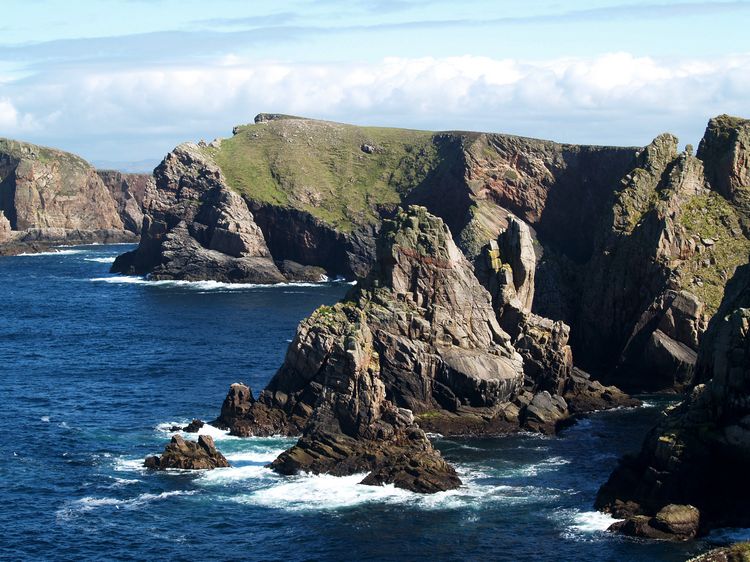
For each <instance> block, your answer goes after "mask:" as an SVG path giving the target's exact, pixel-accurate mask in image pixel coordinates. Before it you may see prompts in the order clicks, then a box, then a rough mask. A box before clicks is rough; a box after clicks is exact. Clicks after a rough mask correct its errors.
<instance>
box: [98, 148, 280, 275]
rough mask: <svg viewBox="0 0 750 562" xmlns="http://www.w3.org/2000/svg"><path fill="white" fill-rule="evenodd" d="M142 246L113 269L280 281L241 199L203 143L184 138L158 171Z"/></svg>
mask: <svg viewBox="0 0 750 562" xmlns="http://www.w3.org/2000/svg"><path fill="white" fill-rule="evenodd" d="M154 176H155V180H156V184H157V185H158V189H154V190H153V191H152V192H151V193H149V194H147V196H146V205H145V210H146V212H147V216H146V218H145V219H144V223H143V232H142V237H141V242H140V244H139V246H138V248H137V249H136V250H134V251H132V252H129V253H127V254H124V255H122V256H120V257H118V259H117V260H116V261H115V263H114V265H113V267H112V270H113V271H117V272H122V273H136V274H142V273H150V275H151V277H152V278H153V279H184V280H200V279H216V280H218V281H227V282H250V283H279V282H281V281H284V280H285V278H284V276H283V275H282V274H281V272H280V271H279V270H278V268H277V267H276V265H275V264H274V262H273V260H272V259H271V253H270V252H269V251H268V247H267V246H266V243H265V241H264V239H263V235H262V233H261V231H260V229H259V228H258V226H257V225H256V224H255V222H254V221H253V216H252V214H251V213H250V211H249V210H248V208H247V205H245V203H244V202H243V201H242V198H241V197H240V196H239V195H237V194H236V193H234V192H233V191H231V190H230V189H228V188H227V187H226V184H225V180H224V177H223V175H222V173H221V170H220V169H219V168H218V167H217V166H216V165H215V164H213V163H212V162H211V161H210V160H208V159H207V158H206V157H205V156H204V155H203V152H202V149H201V147H199V146H198V145H195V144H190V143H185V144H182V145H180V146H179V147H177V148H176V149H175V150H174V151H173V152H171V153H170V154H169V155H168V156H167V157H166V158H165V159H164V161H163V162H162V163H161V164H160V165H159V166H158V167H157V168H156V170H154Z"/></svg>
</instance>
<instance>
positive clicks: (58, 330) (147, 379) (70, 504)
mask: <svg viewBox="0 0 750 562" xmlns="http://www.w3.org/2000/svg"><path fill="white" fill-rule="evenodd" d="M131 248H132V246H127V245H114V246H80V247H71V248H59V249H57V250H55V251H52V252H47V253H44V254H37V255H28V256H25V255H22V256H14V257H5V258H0V287H2V292H1V293H0V295H2V314H1V315H0V365H1V367H0V393H1V396H2V406H3V411H4V414H5V421H4V424H5V430H3V431H2V432H0V528H1V529H2V533H0V558H2V559H3V560H92V559H102V558H106V559H112V560H144V559H150V560H238V559H249V560H397V559H398V560H430V561H432V562H434V561H436V560H441V561H442V560H513V561H522V560H529V561H532V560H533V561H539V560H586V561H589V562H593V561H599V560H618V561H621V560H670V561H672V560H674V561H677V560H684V559H686V558H687V557H689V556H691V555H695V554H697V553H699V552H702V551H704V550H706V549H707V548H709V546H712V545H714V544H721V543H723V542H725V541H727V540H730V539H732V538H740V537H743V536H744V537H745V538H748V537H750V533H748V532H747V531H743V530H728V531H725V532H722V533H715V534H714V535H712V536H710V537H709V538H708V539H704V540H700V541H695V542H691V543H664V542H643V541H636V540H631V539H627V538H623V537H620V536H615V535H612V534H609V533H607V532H605V529H606V527H607V526H608V525H609V524H610V523H611V522H612V521H613V520H612V519H611V518H609V517H608V516H606V515H603V514H599V513H597V512H595V511H594V510H593V507H592V504H593V501H594V497H595V494H596V491H597V489H598V487H599V485H601V484H602V483H603V482H604V481H605V480H606V478H607V476H608V475H609V473H610V471H611V470H612V468H613V467H614V466H615V464H616V461H617V458H618V457H619V456H620V455H622V454H623V453H625V452H628V451H635V450H637V448H638V447H639V445H640V443H641V441H642V439H643V437H644V435H645V433H646V431H647V430H648V428H649V427H650V426H652V425H653V423H654V422H655V420H656V419H657V418H658V416H659V414H660V410H661V409H662V408H663V407H664V406H665V405H666V404H668V403H669V399H668V398H664V397H652V396H649V397H645V406H644V407H641V408H636V409H623V410H617V411H612V412H603V413H598V414H594V415H592V416H590V417H588V418H587V419H584V420H582V421H580V422H579V423H577V424H576V425H574V426H573V427H571V428H569V429H567V430H565V431H563V432H562V433H561V434H560V435H559V436H557V437H543V436H538V435H531V434H522V435H514V436H508V437H496V438H461V439H456V438H451V439H448V438H444V437H441V436H435V444H436V446H437V447H438V448H439V449H440V450H441V451H442V452H443V454H444V455H445V457H446V458H447V459H448V460H449V461H450V462H451V463H453V464H454V465H455V466H456V467H457V469H458V471H459V473H460V475H461V478H462V479H463V481H464V486H463V487H462V488H460V489H458V490H454V491H450V492H444V493H439V494H435V495H431V496H422V495H419V494H414V493H411V492H406V491H403V490H399V489H395V488H393V487H390V486H386V487H368V486H360V485H358V484H357V482H358V481H359V480H360V479H361V478H362V476H360V475H357V476H352V477H345V478H336V477H331V476H325V475H323V476H308V475H302V476H295V477H284V476H279V475H276V474H274V473H272V472H271V471H270V470H268V469H267V468H265V465H266V464H267V463H268V462H270V461H272V460H273V459H274V458H275V456H276V455H277V454H279V453H280V452H281V451H282V450H284V449H285V448H287V447H289V446H290V445H291V444H292V443H293V442H294V440H293V439H284V438H270V439H269V438H264V439H260V438H249V439H239V438H234V437H230V436H228V435H226V434H225V433H224V432H222V431H220V430H218V429H215V428H212V427H210V426H206V427H204V430H203V431H205V432H209V433H210V434H211V435H213V437H214V438H215V440H216V443H217V446H218V448H219V449H220V450H221V451H222V452H223V453H224V454H225V455H226V457H227V459H228V460H229V461H230V463H231V464H232V467H231V468H227V469H217V470H214V471H208V472H189V471H176V472H166V473H164V472H160V473H157V472H150V471H148V470H146V469H144V468H143V467H142V463H143V459H144V458H145V457H146V456H147V455H150V454H157V453H160V452H161V451H162V449H163V447H164V445H165V444H166V443H167V442H168V440H169V438H170V435H171V433H170V431H169V428H170V427H171V426H172V425H174V424H184V423H187V422H189V421H190V420H191V419H193V418H201V419H203V420H211V419H213V418H215V417H216V416H217V415H218V413H219V408H220V406H221V403H222V400H223V399H224V396H225V395H226V392H227V389H228V387H229V385H230V384H231V383H233V382H237V381H242V382H244V383H246V384H249V385H250V386H251V387H252V389H253V391H254V392H255V393H256V394H257V392H258V391H260V390H261V389H262V388H263V387H264V386H265V384H266V383H267V382H268V380H269V379H270V378H271V376H272V375H273V373H274V372H275V371H276V369H277V368H278V367H279V366H280V365H281V362H282V361H283V358H284V354H285V352H286V347H287V345H288V344H289V342H290V341H291V339H292V337H293V336H294V332H295V328H296V326H297V323H298V322H299V321H300V320H301V319H302V318H304V317H305V316H307V315H308V314H309V313H311V312H312V311H313V310H314V309H315V308H316V307H317V306H319V305H321V304H332V303H334V302H336V301H337V300H338V299H340V298H341V297H342V296H344V294H345V293H346V291H347V290H349V289H350V286H349V285H348V284H347V283H343V282H327V283H320V284H288V285H280V286H273V287H268V286H265V287H264V286H255V285H227V284H222V283H216V282H197V283H187V282H169V281H163V282H150V281H147V280H145V279H142V278H139V277H122V276H115V275H110V274H109V273H108V270H109V267H110V265H111V263H112V261H113V260H114V257H115V256H116V255H118V254H119V253H122V252H124V251H126V250H129V249H131ZM189 437H190V438H193V439H194V438H195V436H194V435H192V436H189Z"/></svg>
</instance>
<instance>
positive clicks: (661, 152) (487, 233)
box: [114, 114, 750, 390]
mask: <svg viewBox="0 0 750 562" xmlns="http://www.w3.org/2000/svg"><path fill="white" fill-rule="evenodd" d="M747 123H748V122H747V121H744V120H741V119H736V118H729V117H726V116H723V117H719V118H716V119H714V120H712V121H711V123H710V124H709V127H708V129H707V132H706V136H705V138H704V140H703V141H702V143H701V149H700V151H699V156H700V158H696V157H694V156H693V154H692V149H690V150H686V151H685V152H683V153H680V152H679V151H678V149H677V139H676V138H675V137H673V136H672V135H668V134H665V135H661V136H659V137H658V138H657V139H655V140H654V141H653V142H652V143H651V144H650V145H648V146H647V147H645V148H643V149H638V148H616V147H597V146H577V145H566V144H559V143H554V142H551V141H543V140H535V139H528V138H523V137H516V136H510V135H499V134H490V133H472V132H439V133H431V132H425V131H409V130H402V129H383V128H374V127H358V126H352V125H344V124H339V123H330V122H326V121H316V120H311V119H303V118H298V117H290V116H283V115H269V114H260V115H259V116H258V117H257V118H256V122H255V123H253V124H250V125H243V126H239V127H236V128H235V130H234V135H233V136H232V137H231V138H227V139H217V140H216V141H214V142H212V143H210V144H205V143H203V144H200V145H193V148H191V150H193V151H194V153H195V154H196V158H199V159H201V160H202V161H204V162H205V163H206V166H208V167H212V169H213V167H215V168H216V169H217V170H219V172H220V176H219V180H218V182H217V183H216V185H215V186H214V187H215V189H217V190H219V191H221V192H222V193H223V192H227V193H232V194H237V195H239V196H240V197H241V198H242V200H243V201H244V204H245V205H246V206H247V208H248V209H249V211H250V213H249V215H246V214H244V212H243V216H244V217H245V219H243V220H249V221H250V222H248V225H247V228H249V229H251V230H253V229H256V228H259V229H260V232H261V233H262V238H263V240H264V243H265V246H266V247H267V249H268V252H270V255H271V256H272V258H273V260H274V262H275V263H276V264H277V266H278V267H280V268H281V270H282V273H283V274H284V275H286V276H287V277H290V276H291V277H294V275H295V272H300V271H302V272H303V274H302V277H305V278H308V279H316V278H318V277H319V275H320V273H322V270H325V272H327V273H328V275H344V276H347V277H349V278H354V277H366V276H367V274H368V272H369V270H370V269H371V267H372V266H373V264H374V263H375V239H376V236H377V232H378V229H379V228H380V225H381V223H382V220H383V219H384V218H388V217H390V216H393V214H394V213H395V210H396V208H397V207H398V206H399V205H409V204H417V205H423V206H425V207H426V208H427V209H428V210H429V211H430V213H432V214H434V215H436V216H439V217H440V218H442V219H443V221H444V222H445V223H446V224H447V226H448V227H449V228H450V229H451V232H452V233H453V235H454V241H455V242H456V244H457V246H458V247H459V249H460V250H461V251H462V252H463V253H464V255H466V256H467V257H468V258H469V259H470V260H472V261H473V262H474V263H475V264H478V263H479V262H480V261H481V260H482V259H483V258H481V253H482V252H483V248H485V246H486V245H487V244H488V243H489V242H490V241H492V240H497V237H498V235H499V233H500V232H501V231H503V230H505V229H506V227H507V226H508V224H510V223H509V217H515V218H517V219H519V220H520V221H522V222H523V223H525V224H526V225H527V226H529V227H530V229H529V232H530V234H531V238H532V244H533V246H534V248H535V262H536V265H535V271H534V278H535V292H534V300H533V302H532V306H531V312H533V313H534V314H536V315H539V316H540V317H545V318H549V319H551V320H553V321H561V322H564V323H565V324H566V325H567V326H569V332H567V331H566V334H568V333H569V338H570V345H571V347H572V348H573V350H574V351H575V352H576V358H577V360H578V361H580V363H581V365H582V366H583V367H584V368H586V369H587V370H590V371H591V372H592V373H594V375H595V377H596V378H602V379H606V380H609V381H611V382H614V383H615V384H618V385H621V386H627V387H628V388H630V389H633V390H641V389H649V390H654V389H680V388H684V387H686V386H687V385H689V384H690V381H691V378H692V373H693V369H694V365H695V357H696V352H697V347H698V344H699V341H700V337H701V334H702V333H703V331H704V330H705V326H706V323H707V319H708V318H709V317H710V315H711V314H712V313H713V312H714V311H715V310H716V308H717V307H718V304H719V302H720V300H721V296H722V293H723V289H724V285H725V284H726V281H727V280H728V279H729V277H731V275H732V273H733V271H734V268H735V267H736V266H737V264H739V263H741V262H742V261H744V258H745V256H746V255H747V253H748V251H749V250H750V243H749V242H748V238H747V233H746V231H743V227H744V225H745V222H746V219H745V213H746V209H744V207H743V205H744V203H743V201H744V197H745V195H743V194H744V193H745V191H746V190H745V186H746V184H747V175H748V173H747V166H746V161H747V152H746V148H747V142H746V139H747V134H748V133H747V130H748V125H747ZM179 150H180V149H179V148H178V149H177V150H176V152H179ZM170 157H175V153H173V154H172V155H170ZM170 157H168V158H170ZM200 169H202V168H196V169H194V170H192V171H191V170H186V172H185V173H186V174H187V175H186V176H185V177H183V178H182V179H181V180H180V181H183V182H185V183H192V184H195V183H200V181H201V180H200V178H199V177H194V178H191V177H188V176H189V174H191V173H199V172H200ZM162 184H163V185H162ZM170 189H171V187H170V185H169V182H168V180H165V179H159V177H157V183H156V185H155V189H154V190H153V192H154V194H155V196H154V198H153V200H154V201H156V200H159V199H160V198H161V197H162V196H161V194H162V192H163V193H164V198H165V200H168V199H169V197H170V195H169V193H170ZM222 197H227V198H228V197H230V195H222ZM147 206H148V205H147ZM162 206H163V205H162ZM155 209H156V210H155V211H154V212H155V213H156V214H157V215H158V214H159V213H160V212H161V211H160V210H159V205H157V206H156V207H155ZM183 210H184V212H183ZM148 213H149V211H148V210H147V211H146V214H148ZM170 216H171V218H170V220H168V221H163V220H161V219H158V220H156V221H155V222H156V223H159V225H160V226H159V228H164V229H166V230H165V231H164V232H161V231H160V230H158V229H157V230H156V231H153V232H151V231H149V230H146V231H145V236H144V239H143V240H142V242H141V246H140V247H139V249H138V250H136V251H135V252H134V253H132V254H131V255H129V256H125V257H123V258H122V259H120V260H118V262H117V263H116V264H115V267H114V271H123V272H138V273H155V274H157V275H159V276H161V277H172V278H217V279H218V278H221V279H229V280H232V281H243V280H250V279H255V280H258V279H261V280H262V279H263V278H264V275H265V274H263V275H257V274H256V273H254V272H253V271H252V269H251V268H248V267H245V268H240V269H238V270H236V271H235V273H233V274H232V275H227V274H226V271H225V269H226V268H225V267H220V268H215V267H203V266H202V265H201V266H199V267H194V268H193V269H191V270H190V271H189V272H188V271H185V270H184V268H185V267H187V264H189V263H191V259H190V256H192V255H196V256H199V257H198V259H197V260H192V261H197V262H198V263H200V264H202V263H204V261H205V260H204V259H203V257H200V256H203V254H204V250H207V249H208V250H214V251H219V254H215V259H216V260H219V261H221V260H224V258H225V257H227V256H224V257H222V256H221V255H220V254H221V253H222V252H221V251H220V250H217V249H216V248H210V247H208V246H206V243H207V242H206V240H204V239H203V238H201V236H197V237H196V236H193V235H192V234H191V235H190V236H188V237H187V238H185V237H181V236H180V235H177V236H172V235H171V234H169V232H171V229H174V228H178V227H179V228H182V226H180V225H183V226H184V227H185V228H186V229H187V230H186V232H187V233H188V234H190V233H191V232H204V231H206V230H207V229H208V230H211V229H213V228H214V227H215V226H216V225H214V224H213V223H212V222H211V221H212V218H211V217H212V216H213V215H211V214H210V213H209V214H205V213H204V214H202V215H200V216H198V215H196V214H195V213H193V212H192V211H190V208H189V207H185V206H182V207H180V206H178V207H175V209H174V211H173V212H171V215H170ZM248 216H251V217H252V219H247V217H248ZM196 217H198V218H197V219H196ZM193 221H196V222H193ZM150 224H154V221H151V223H150ZM166 239H173V240H174V241H173V242H172V243H170V244H168V245H167V246H163V245H162V241H163V240H166ZM178 241H179V242H178ZM178 244H182V246H184V250H182V251H181V252H177V249H176V248H177V245H178ZM164 252H169V253H171V254H172V255H175V253H177V254H180V255H181V257H180V259H171V258H169V259H167V258H165V257H164ZM228 258H232V259H234V258H236V256H231V255H228ZM224 261H226V260H224ZM167 262H169V264H170V265H169V266H165V263H167ZM228 263H232V262H231V259H229V260H228ZM311 266H312V267H318V268H322V270H319V269H315V270H305V267H311ZM289 272H292V273H291V274H290V273H289ZM268 279H269V281H271V282H272V281H274V279H277V278H276V277H274V276H272V277H270V278H268ZM559 333H562V332H559ZM565 338H566V340H567V338H568V335H566V336H565Z"/></svg>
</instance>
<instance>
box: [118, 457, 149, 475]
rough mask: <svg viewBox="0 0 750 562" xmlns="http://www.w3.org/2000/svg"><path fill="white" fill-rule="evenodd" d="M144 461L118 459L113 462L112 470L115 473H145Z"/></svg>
mask: <svg viewBox="0 0 750 562" xmlns="http://www.w3.org/2000/svg"><path fill="white" fill-rule="evenodd" d="M144 460H145V459H124V458H118V459H116V460H115V462H114V469H115V470H116V471H117V472H136V471H137V472H145V470H146V467H144V466H143V462H144Z"/></svg>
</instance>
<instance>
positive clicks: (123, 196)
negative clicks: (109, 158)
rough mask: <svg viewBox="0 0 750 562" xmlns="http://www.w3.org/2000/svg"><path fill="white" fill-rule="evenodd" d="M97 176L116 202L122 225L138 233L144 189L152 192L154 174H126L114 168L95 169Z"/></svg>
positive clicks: (144, 195) (141, 218) (141, 224)
mask: <svg viewBox="0 0 750 562" xmlns="http://www.w3.org/2000/svg"><path fill="white" fill-rule="evenodd" d="M97 173H98V174H99V177H100V178H101V179H102V181H103V182H104V185H105V186H106V188H107V189H108V190H109V192H110V194H111V195H112V197H113V198H114V200H115V203H116V204H117V212H118V213H119V214H120V219H122V223H123V226H124V227H125V228H126V229H127V230H130V231H131V232H134V233H135V234H138V235H140V233H141V228H142V227H143V205H144V199H145V197H146V191H147V190H148V191H151V192H153V190H154V188H155V187H154V176H153V175H151V174H127V173H123V172H118V171H115V170H97Z"/></svg>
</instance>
